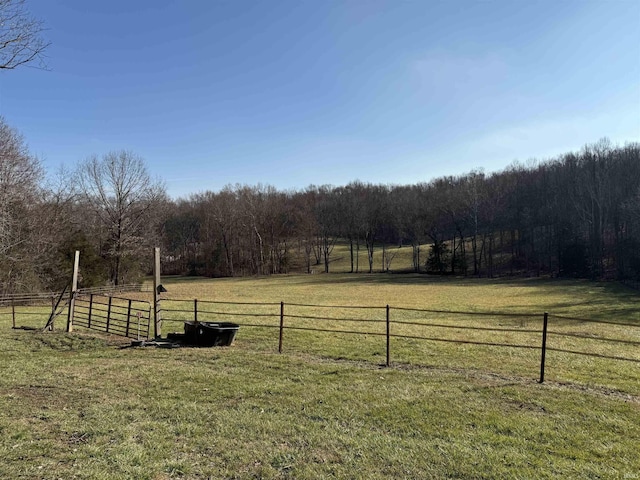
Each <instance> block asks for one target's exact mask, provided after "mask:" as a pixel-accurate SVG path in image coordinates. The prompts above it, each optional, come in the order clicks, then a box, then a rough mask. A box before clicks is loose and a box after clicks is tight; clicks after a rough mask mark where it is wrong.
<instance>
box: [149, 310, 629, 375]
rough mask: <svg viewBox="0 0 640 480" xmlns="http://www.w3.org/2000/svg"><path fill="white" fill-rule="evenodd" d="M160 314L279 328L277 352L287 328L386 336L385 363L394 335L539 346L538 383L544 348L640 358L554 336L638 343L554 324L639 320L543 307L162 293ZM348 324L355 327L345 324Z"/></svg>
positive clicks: (489, 344) (179, 319)
mask: <svg viewBox="0 0 640 480" xmlns="http://www.w3.org/2000/svg"><path fill="white" fill-rule="evenodd" d="M247 307H249V308H247ZM276 307H279V308H276ZM336 309H340V310H341V312H340V313H337V314H335V313H334V314H331V313H329V312H331V311H335V310H336ZM160 314H161V317H162V321H163V322H170V323H171V322H173V323H181V322H184V321H186V320H196V321H222V320H223V319H224V318H225V317H227V318H228V317H232V318H234V321H236V322H237V323H238V324H239V325H241V326H245V327H257V328H267V329H278V330H279V335H278V351H279V352H282V351H283V346H284V337H285V332H286V331H308V332H325V333H338V334H344V335H360V336H372V337H376V338H377V337H386V345H385V347H386V354H387V358H386V365H390V363H391V351H392V349H391V340H392V339H404V340H418V341H425V342H443V343H453V344H460V345H465V344H466V345H474V346H485V347H494V348H509V349H520V350H523V351H524V350H526V351H539V352H540V371H539V382H540V383H542V382H544V376H545V366H546V355H547V352H548V351H549V352H558V353H565V354H569V355H581V356H591V357H594V358H606V359H610V360H616V361H626V362H634V363H640V356H636V355H635V354H631V355H629V356H624V355H619V354H612V353H610V352H608V351H604V350H603V351H598V350H597V349H595V350H594V349H591V350H589V349H588V348H587V349H585V350H579V349H577V348H564V347H562V346H559V345H558V343H557V339H575V340H579V341H587V342H588V341H595V342H600V343H602V344H610V345H614V346H622V345H624V346H627V347H635V346H639V345H640V340H639V341H636V340H633V339H632V338H628V339H624V338H613V337H610V336H595V335H593V334H586V333H583V332H572V331H566V330H564V331H563V330H560V329H557V328H556V325H557V324H559V323H562V322H565V323H566V322H570V323H572V324H581V323H589V324H595V325H597V324H604V325H611V326H614V327H615V328H625V329H631V330H633V331H635V332H637V335H638V336H639V337H640V324H634V323H629V322H616V321H608V320H593V319H584V318H575V317H567V316H561V315H549V314H547V313H538V314H535V313H509V312H487V311H481V312H472V311H454V310H435V309H419V308H407V307H391V306H388V305H387V306H345V305H314V304H298V303H290V304H285V303H283V302H281V303H249V302H242V303H235V302H214V301H200V300H197V299H194V300H178V299H162V306H161V309H160ZM474 319H475V320H478V319H483V320H482V321H483V322H491V324H488V325H487V324H477V325H470V324H469V320H474ZM243 320H244V321H243ZM349 324H351V325H352V326H353V327H352V328H349V327H348V325H349ZM378 325H381V326H382V325H384V326H385V328H380V329H377V326H378ZM538 325H539V327H538ZM550 325H551V327H552V328H551V329H550V327H549V326H550ZM367 326H368V327H367ZM461 335H462V336H461ZM506 335H510V336H511V337H513V336H516V337H517V339H514V338H511V337H510V338H507V339H505V338H504V336H506Z"/></svg>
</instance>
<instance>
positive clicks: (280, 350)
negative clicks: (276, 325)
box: [278, 302, 284, 353]
mask: <svg viewBox="0 0 640 480" xmlns="http://www.w3.org/2000/svg"><path fill="white" fill-rule="evenodd" d="M283 330H284V302H280V336H279V338H278V353H282V332H283Z"/></svg>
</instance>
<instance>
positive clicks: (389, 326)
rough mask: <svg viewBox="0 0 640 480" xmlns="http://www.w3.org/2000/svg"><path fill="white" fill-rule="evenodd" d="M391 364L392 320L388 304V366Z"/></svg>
mask: <svg viewBox="0 0 640 480" xmlns="http://www.w3.org/2000/svg"><path fill="white" fill-rule="evenodd" d="M390 365H391V322H390V321H389V305H387V367H388V366H390Z"/></svg>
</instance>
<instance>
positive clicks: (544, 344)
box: [539, 312, 549, 383]
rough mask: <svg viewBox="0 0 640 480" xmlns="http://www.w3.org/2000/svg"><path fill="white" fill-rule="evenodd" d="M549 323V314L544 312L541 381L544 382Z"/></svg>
mask: <svg viewBox="0 0 640 480" xmlns="http://www.w3.org/2000/svg"><path fill="white" fill-rule="evenodd" d="M548 323H549V314H548V313H547V312H544V322H543V324H542V355H541V359H540V382H539V383H542V382H544V360H545V356H546V354H547V325H548Z"/></svg>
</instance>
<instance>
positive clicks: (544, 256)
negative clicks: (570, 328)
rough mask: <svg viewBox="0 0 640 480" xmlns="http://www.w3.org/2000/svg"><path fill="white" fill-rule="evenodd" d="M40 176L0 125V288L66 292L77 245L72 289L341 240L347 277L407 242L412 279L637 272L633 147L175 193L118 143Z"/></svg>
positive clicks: (237, 264)
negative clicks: (159, 265)
mask: <svg viewBox="0 0 640 480" xmlns="http://www.w3.org/2000/svg"><path fill="white" fill-rule="evenodd" d="M42 170H43V169H42V167H41V165H40V162H39V160H38V159H37V158H36V157H34V156H33V155H31V154H30V153H29V151H28V149H27V147H26V143H25V141H24V139H23V138H22V137H21V135H20V134H19V133H18V132H17V131H15V130H14V129H12V128H11V127H9V126H8V125H7V124H6V123H5V122H4V120H2V119H0V254H1V257H0V293H2V292H16V291H29V290H43V289H59V288H61V287H62V286H63V285H65V284H66V283H68V281H69V275H70V268H71V264H72V258H73V252H74V251H75V250H81V251H82V261H81V279H80V284H81V285H83V286H92V285H99V284H105V283H111V284H116V285H117V284H121V283H126V282H133V281H135V280H137V279H138V278H140V276H142V275H144V274H147V273H149V271H150V268H151V247H153V246H157V245H160V246H161V247H162V252H163V262H164V265H163V270H164V272H165V273H175V274H188V275H207V276H240V275H268V274H278V273H288V272H292V271H299V272H310V271H311V270H312V269H313V270H315V271H319V270H320V271H325V272H331V261H332V253H333V251H334V247H335V246H336V245H337V244H339V245H340V248H341V249H342V251H343V255H344V251H345V249H346V251H347V252H348V254H347V255H348V256H349V257H350V269H349V270H350V271H351V272H373V271H380V270H383V271H384V270H387V269H388V268H389V265H390V259H391V258H392V257H391V256H390V255H389V256H388V257H387V255H388V251H389V249H391V248H395V247H398V246H400V245H402V246H411V247H412V250H413V256H412V257H413V261H412V266H411V270H412V271H416V272H428V273H432V274H456V275H477V276H488V277H492V276H496V275H540V274H551V275H560V276H575V277H585V278H615V279H639V278H640V144H639V143H628V144H626V145H624V146H618V145H612V144H611V143H610V142H608V141H607V140H606V139H605V140H601V141H599V142H597V143H595V144H592V145H587V146H585V147H584V148H583V149H582V150H580V151H579V152H571V153H567V154H565V155H562V156H560V157H558V158H555V159H552V160H548V161H544V162H535V161H531V162H529V163H527V164H526V165H525V164H520V163H514V164H513V165H511V166H510V167H508V168H507V169H505V170H504V171H501V172H497V173H491V174H485V173H483V172H482V171H480V170H479V171H472V172H469V173H466V174H463V175H459V176H451V177H444V178H437V179H434V180H431V181H429V182H418V183H415V184H413V185H372V184H365V183H361V182H357V181H356V182H352V183H350V184H348V185H345V186H339V187H334V186H310V187H308V188H306V189H304V190H296V191H279V190H277V189H276V188H274V187H271V186H262V185H258V186H246V185H236V186H227V187H226V188H224V189H223V190H222V191H218V192H211V191H208V192H203V193H197V194H193V195H191V196H190V197H189V198H186V199H177V200H172V199H170V198H168V197H167V195H166V192H165V190H164V186H163V184H162V181H161V180H158V179H153V178H151V177H150V175H149V173H148V171H147V169H146V166H145V163H144V160H143V159H141V158H140V157H138V156H136V155H135V154H133V153H131V152H127V151H117V152H111V153H108V154H106V155H104V156H102V157H96V156H94V157H90V158H89V159H88V160H86V161H84V162H82V163H80V164H79V165H78V166H77V168H76V169H75V170H74V171H72V172H61V173H60V174H59V175H58V177H57V179H56V180H55V181H53V180H51V179H50V180H49V181H47V182H45V181H44V180H43V179H44V174H43V171H42ZM357 252H366V258H367V259H368V261H367V262H358V261H357V259H358V258H359V256H356V253H357ZM374 254H375V255H378V254H381V255H382V262H380V263H378V264H377V265H374V262H373V259H374ZM363 263H364V265H363Z"/></svg>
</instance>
